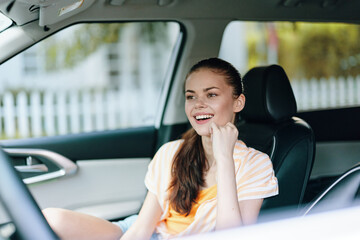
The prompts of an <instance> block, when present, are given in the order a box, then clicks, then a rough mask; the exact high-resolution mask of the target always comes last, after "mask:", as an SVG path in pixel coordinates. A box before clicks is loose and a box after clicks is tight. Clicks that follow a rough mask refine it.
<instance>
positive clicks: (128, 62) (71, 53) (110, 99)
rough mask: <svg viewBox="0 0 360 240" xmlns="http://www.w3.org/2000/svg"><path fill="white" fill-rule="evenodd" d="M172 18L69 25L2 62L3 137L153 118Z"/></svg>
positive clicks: (174, 28)
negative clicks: (165, 20)
mask: <svg viewBox="0 0 360 240" xmlns="http://www.w3.org/2000/svg"><path fill="white" fill-rule="evenodd" d="M179 32H180V28H179V25H178V24H177V23H172V22H146V23H140V22H138V23H91V24H90V23H89V24H78V25H74V26H71V27H68V28H66V29H64V30H62V31H60V32H58V33H56V34H54V35H52V36H51V37H49V38H47V39H45V40H43V41H41V42H40V43H38V44H36V45H34V46H32V47H30V48H29V49H27V50H26V51H24V52H23V53H21V54H18V55H17V56H15V57H14V58H12V59H10V60H9V61H7V62H5V63H4V64H2V65H1V66H0V137H1V139H11V138H28V137H39V136H53V135H63V134H70V133H81V132H90V131H102V130H111V129H121V128H129V127H139V126H151V125H154V123H155V115H156V113H157V112H158V109H157V106H159V104H158V101H159V99H160V94H161V89H162V86H163V83H164V80H165V73H166V71H167V67H168V64H169V62H170V58H171V57H172V56H171V54H172V51H173V48H174V46H175V42H176V40H177V38H178V35H179Z"/></svg>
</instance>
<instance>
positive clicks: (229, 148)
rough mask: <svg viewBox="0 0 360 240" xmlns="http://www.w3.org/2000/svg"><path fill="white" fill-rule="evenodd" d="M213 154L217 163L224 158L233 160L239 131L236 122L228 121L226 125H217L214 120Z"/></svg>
mask: <svg viewBox="0 0 360 240" xmlns="http://www.w3.org/2000/svg"><path fill="white" fill-rule="evenodd" d="M210 134H211V140H212V149H213V155H214V158H215V161H216V163H219V161H222V159H229V160H232V161H233V153H234V147H235V143H236V140H237V138H238V135H239V132H238V130H237V128H236V127H235V125H234V124H232V123H230V122H228V123H227V124H226V125H224V126H217V125H216V124H215V123H214V122H212V123H211V124H210Z"/></svg>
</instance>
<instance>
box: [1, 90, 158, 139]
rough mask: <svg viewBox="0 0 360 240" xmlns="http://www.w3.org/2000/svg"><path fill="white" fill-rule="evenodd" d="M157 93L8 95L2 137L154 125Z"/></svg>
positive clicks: (89, 92)
mask: <svg viewBox="0 0 360 240" xmlns="http://www.w3.org/2000/svg"><path fill="white" fill-rule="evenodd" d="M156 92H157V91H156V90H153V91H147V93H144V91H141V90H132V91H129V90H127V91H113V90H107V91H105V90H104V91H92V90H83V91H69V92H65V91H59V92H46V93H45V94H42V93H40V92H38V91H36V92H32V93H30V94H26V93H25V92H20V93H19V94H17V96H16V97H14V96H13V95H12V94H11V93H9V92H7V93H5V94H4V95H3V96H2V104H1V107H0V114H1V115H0V126H1V127H0V134H1V136H2V138H16V137H21V138H26V137H38V136H53V135H62V134H68V133H79V132H90V131H101V130H109V129H117V128H124V127H136V126H146V125H151V124H153V121H154V120H153V119H154V113H155V111H154V108H155V106H154V104H153V102H156V100H157V98H156V97H157V96H158V95H159V94H157V93H156ZM144 98H146V99H150V100H149V101H145V102H143V99H144ZM140 101H142V102H140ZM140 106H141V108H139V107H140ZM134 109H135V110H134Z"/></svg>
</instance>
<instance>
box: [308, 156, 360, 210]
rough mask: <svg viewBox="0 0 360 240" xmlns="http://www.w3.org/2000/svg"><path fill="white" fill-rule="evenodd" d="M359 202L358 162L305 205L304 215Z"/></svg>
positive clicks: (359, 177)
mask: <svg viewBox="0 0 360 240" xmlns="http://www.w3.org/2000/svg"><path fill="white" fill-rule="evenodd" d="M359 203H360V163H358V164H357V165H355V166H354V167H353V168H351V169H350V170H348V171H346V172H345V173H344V174H343V175H342V176H340V177H339V178H338V179H337V180H336V181H335V182H334V183H333V184H332V185H331V186H330V187H328V188H327V189H326V190H325V191H324V192H323V193H322V194H321V195H320V196H319V197H318V198H317V199H316V200H315V201H313V202H312V203H311V204H310V205H309V206H308V207H306V212H305V215H307V214H310V213H317V212H321V211H328V210H333V209H338V208H344V207H349V206H352V205H354V204H359Z"/></svg>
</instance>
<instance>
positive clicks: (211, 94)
mask: <svg viewBox="0 0 360 240" xmlns="http://www.w3.org/2000/svg"><path fill="white" fill-rule="evenodd" d="M216 96H217V94H215V93H209V94H208V97H216Z"/></svg>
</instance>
